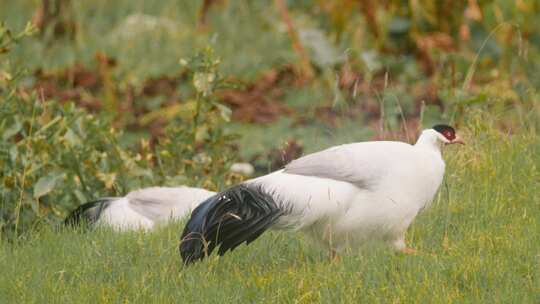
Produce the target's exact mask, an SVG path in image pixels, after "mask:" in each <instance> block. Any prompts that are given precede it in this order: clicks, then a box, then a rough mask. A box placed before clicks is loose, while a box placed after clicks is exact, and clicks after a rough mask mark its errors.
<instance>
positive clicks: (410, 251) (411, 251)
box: [400, 247, 418, 255]
mask: <svg viewBox="0 0 540 304" xmlns="http://www.w3.org/2000/svg"><path fill="white" fill-rule="evenodd" d="M400 251H401V253H404V254H411V255H417V254H418V251H417V250H416V249H413V248H410V247H405V248H403V249H401V250H400Z"/></svg>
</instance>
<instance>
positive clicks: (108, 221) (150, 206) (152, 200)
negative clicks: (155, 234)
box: [95, 186, 215, 231]
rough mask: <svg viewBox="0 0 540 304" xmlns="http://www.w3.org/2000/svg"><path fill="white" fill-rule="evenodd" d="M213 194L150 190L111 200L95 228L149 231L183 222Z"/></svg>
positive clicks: (180, 189) (196, 190)
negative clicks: (168, 224) (171, 222)
mask: <svg viewBox="0 0 540 304" xmlns="http://www.w3.org/2000/svg"><path fill="white" fill-rule="evenodd" d="M214 194H215V192H212V191H208V190H205V189H201V188H193V187H186V186H182V187H174V188H168V187H152V188H145V189H140V190H136V191H132V192H130V193H128V194H127V195H126V196H124V197H121V198H117V199H114V200H110V201H108V202H107V205H106V206H104V208H103V210H102V211H101V213H100V215H99V218H98V219H97V221H96V222H95V225H102V226H109V227H112V228H114V229H115V230H119V231H127V230H135V229H145V230H150V229H152V228H154V226H156V225H158V224H164V223H168V222H170V221H172V220H177V219H181V218H184V217H186V216H188V215H189V214H190V212H191V211H192V210H193V209H194V208H195V207H197V206H198V205H199V203H201V202H202V201H204V200H205V199H207V198H209V197H210V196H212V195H214Z"/></svg>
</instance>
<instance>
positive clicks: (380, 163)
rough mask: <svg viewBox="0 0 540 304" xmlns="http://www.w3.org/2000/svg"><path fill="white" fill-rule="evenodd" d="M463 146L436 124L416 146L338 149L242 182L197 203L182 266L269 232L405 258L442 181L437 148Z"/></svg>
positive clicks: (450, 130) (387, 144)
mask: <svg viewBox="0 0 540 304" xmlns="http://www.w3.org/2000/svg"><path fill="white" fill-rule="evenodd" d="M454 143H463V142H462V141H461V139H460V138H459V137H458V136H457V135H456V132H455V130H454V129H453V128H452V127H450V126H447V125H436V126H434V127H433V128H431V129H427V130H424V131H423V132H422V134H421V135H420V138H418V141H417V142H416V144H414V145H410V144H407V143H403V142H395V141H371V142H361V143H352V144H346V145H340V146H335V147H332V148H329V149H327V150H324V151H321V152H317V153H313V154H309V155H306V156H304V157H301V158H299V159H296V160H294V161H292V162H291V163H289V164H288V165H286V166H285V168H284V169H282V170H279V171H276V172H273V173H270V174H268V175H265V176H262V177H259V178H255V179H252V180H249V181H246V182H244V183H242V184H239V185H237V186H234V187H232V188H229V189H227V190H225V191H223V192H221V193H219V194H217V195H215V196H212V197H210V198H209V199H207V200H206V201H204V202H203V203H201V204H200V205H199V206H198V207H197V208H196V209H195V210H194V211H193V213H192V214H191V218H190V220H189V222H188V223H187V225H186V227H185V229H184V232H183V234H182V239H181V243H180V254H181V256H182V258H183V260H184V262H185V263H186V264H189V263H191V262H194V261H197V260H200V259H203V258H204V257H205V256H206V255H209V254H211V253H212V251H213V250H214V249H215V248H216V247H219V250H218V254H220V255H223V254H224V253H225V252H227V251H228V250H233V249H234V248H235V247H237V246H238V245H240V244H241V243H243V242H246V243H248V244H249V243H250V242H252V241H253V240H255V239H256V238H257V237H259V236H260V235H261V234H262V233H263V232H264V231H266V230H267V229H269V228H277V229H279V228H287V229H293V230H302V231H304V232H307V233H308V234H310V235H311V236H312V237H313V238H314V239H316V240H319V241H320V242H322V243H323V244H325V245H327V246H328V247H329V248H330V249H331V250H333V251H337V252H339V251H340V250H341V249H343V248H345V247H352V246H358V245H362V244H364V243H366V242H367V241H371V240H382V241H385V242H387V243H389V244H390V245H392V246H393V247H394V248H395V249H397V250H400V251H407V249H408V248H407V247H406V245H405V231H406V230H407V227H409V225H410V224H411V222H412V221H413V219H414V218H415V216H416V215H417V214H418V212H419V211H420V210H421V209H422V208H424V207H425V206H426V205H427V204H428V203H430V202H431V201H432V199H433V197H434V196H435V193H436V192H437V189H438V188H439V185H440V184H441V181H442V179H443V175H444V167H445V164H444V161H443V159H442V157H441V147H442V146H443V145H446V144H454Z"/></svg>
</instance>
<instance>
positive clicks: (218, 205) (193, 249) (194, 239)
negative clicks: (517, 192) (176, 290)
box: [180, 184, 285, 264]
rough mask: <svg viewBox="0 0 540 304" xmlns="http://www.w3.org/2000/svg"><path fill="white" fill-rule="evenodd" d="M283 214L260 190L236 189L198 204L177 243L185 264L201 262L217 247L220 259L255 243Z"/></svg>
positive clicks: (245, 187) (228, 190)
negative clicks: (242, 246)
mask: <svg viewBox="0 0 540 304" xmlns="http://www.w3.org/2000/svg"><path fill="white" fill-rule="evenodd" d="M284 213H285V209H284V208H283V206H280V205H278V203H276V202H275V201H274V198H273V197H272V196H271V195H270V194H268V193H267V192H265V191H264V190H263V189H262V188H261V187H260V186H255V185H245V184H242V185H238V186H234V187H232V188H229V189H227V190H225V191H223V192H221V193H218V194H216V195H214V196H212V197H210V198H209V199H207V200H206V201H204V202H203V203H201V204H200V205H199V206H198V207H197V208H195V210H193V213H192V214H191V218H190V219H189V221H188V223H187V225H186V227H185V228H184V232H183V233H182V239H181V242H180V255H181V256H182V259H183V260H184V263H185V264H190V263H193V262H195V261H197V260H202V259H203V258H204V257H205V256H207V255H210V254H211V253H212V251H213V250H214V249H215V248H216V247H217V246H219V250H218V254H219V255H223V254H225V252H227V251H228V250H231V251H232V250H233V249H234V248H236V247H237V246H238V245H240V244H242V243H243V242H246V243H247V244H249V243H251V242H252V241H254V240H255V239H256V238H257V237H259V236H260V235H261V234H262V233H263V232H264V231H266V230H267V229H268V228H269V227H270V226H272V225H273V224H274V223H275V222H276V221H277V219H278V218H279V217H280V216H282V215H283V214H284Z"/></svg>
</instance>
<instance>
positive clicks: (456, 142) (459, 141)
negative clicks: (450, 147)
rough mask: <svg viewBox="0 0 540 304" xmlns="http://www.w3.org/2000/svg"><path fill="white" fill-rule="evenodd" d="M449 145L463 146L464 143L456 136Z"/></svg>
mask: <svg viewBox="0 0 540 304" xmlns="http://www.w3.org/2000/svg"><path fill="white" fill-rule="evenodd" d="M450 144H462V145H464V144H465V142H464V141H463V139H461V137H460V136H459V135H457V134H456V138H454V139H453V140H452V141H451V142H450Z"/></svg>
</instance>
